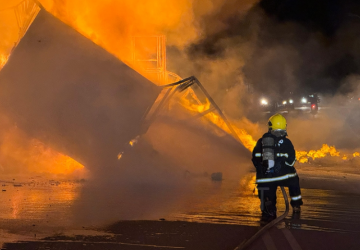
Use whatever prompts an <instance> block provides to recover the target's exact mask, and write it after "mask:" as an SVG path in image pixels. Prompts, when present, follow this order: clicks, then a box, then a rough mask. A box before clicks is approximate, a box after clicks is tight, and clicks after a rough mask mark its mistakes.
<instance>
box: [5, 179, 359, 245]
mask: <svg viewBox="0 0 360 250" xmlns="http://www.w3.org/2000/svg"><path fill="white" fill-rule="evenodd" d="M192 181H193V182H196V185H195V186H196V188H195V189H194V190H193V192H192V194H191V195H190V196H189V195H188V194H187V197H186V199H185V198H184V200H186V202H187V204H186V206H184V207H185V209H184V207H182V208H181V210H178V211H176V210H175V211H173V212H172V213H171V214H169V215H167V216H164V219H162V221H120V222H117V223H115V224H113V225H112V226H110V227H105V226H101V225H99V227H98V228H95V230H94V228H82V227H81V226H78V227H79V228H76V227H74V225H72V223H71V218H72V210H71V206H72V204H73V201H74V200H76V199H78V195H79V192H80V190H81V187H82V185H83V184H82V183H76V182H55V181H47V180H41V181H40V180H37V181H31V182H28V183H25V182H24V183H22V184H21V183H17V184H16V183H15V182H14V183H15V185H14V183H11V182H3V183H2V185H4V186H2V188H3V190H6V191H3V192H2V193H1V196H0V204H1V205H0V211H1V215H0V225H1V231H0V234H1V236H2V237H1V239H2V242H1V243H5V242H7V243H5V244H4V245H3V248H4V249H148V248H153V249H234V248H235V247H236V246H237V245H238V244H240V243H241V242H242V241H244V240H245V239H248V238H250V237H251V235H253V234H254V233H255V232H256V231H257V230H259V228H260V212H259V204H260V202H259V200H258V198H257V195H256V194H255V193H254V192H253V191H254V179H253V174H249V175H247V176H245V177H244V178H243V179H242V180H240V181H231V180H226V179H225V180H223V181H222V182H212V181H211V180H209V179H207V178H197V179H194V180H192ZM319 181H321V180H320V179H319ZM305 183H306V182H305ZM302 184H304V182H303V183H302ZM302 195H303V198H304V206H303V207H302V212H301V215H300V216H293V214H292V211H290V213H289V216H287V218H286V219H285V220H284V221H283V222H281V223H279V224H278V225H277V226H276V227H274V228H273V229H271V230H269V231H268V232H267V233H266V234H264V235H263V236H262V237H261V238H259V239H258V240H257V241H256V242H255V243H254V244H253V245H252V246H251V248H249V249H267V250H269V249H273V250H274V249H275V250H276V249H278V250H281V249H296V250H299V249H300V250H301V249H316V248H317V249H340V248H339V247H341V246H344V248H342V247H341V248H342V249H358V248H356V247H355V246H358V245H359V244H360V237H358V236H359V235H360V206H359V205H360V195H359V194H356V193H344V192H341V191H339V190H323V189H312V188H307V187H306V185H303V188H302ZM179 198H181V197H179ZM284 209H285V207H284V201H283V198H282V195H281V192H280V189H279V190H278V214H281V213H282V212H283V211H284ZM76 230H77V231H76ZM16 241H21V242H16ZM10 242H13V243H10ZM321 246H323V247H324V248H322V247H321ZM325 246H326V248H325ZM319 247H320V248H319Z"/></svg>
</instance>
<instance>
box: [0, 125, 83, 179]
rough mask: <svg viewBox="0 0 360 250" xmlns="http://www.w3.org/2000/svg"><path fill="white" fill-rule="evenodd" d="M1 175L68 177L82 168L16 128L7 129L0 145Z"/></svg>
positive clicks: (69, 158)
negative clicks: (21, 174) (56, 175)
mask: <svg viewBox="0 0 360 250" xmlns="http://www.w3.org/2000/svg"><path fill="white" fill-rule="evenodd" d="M0 157H1V169H0V170H1V172H2V173H29V172H30V173H41V174H47V173H51V174H63V175H68V174H71V173H73V172H74V171H76V170H83V169H84V166H83V165H81V164H80V163H79V162H77V161H75V160H74V159H72V158H71V157H69V156H66V155H64V154H61V153H59V152H57V151H56V150H54V149H52V148H50V147H48V146H46V145H45V144H44V143H42V142H41V141H39V140H37V139H35V138H30V137H28V136H27V135H26V134H25V133H24V132H22V131H21V130H19V129H18V128H15V127H14V128H11V129H9V130H8V131H7V132H6V133H5V134H4V136H3V138H2V143H1V145H0Z"/></svg>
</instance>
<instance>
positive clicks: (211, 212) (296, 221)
mask: <svg viewBox="0 0 360 250" xmlns="http://www.w3.org/2000/svg"><path fill="white" fill-rule="evenodd" d="M254 181H255V179H254V177H253V175H248V176H246V177H244V178H243V179H242V180H241V181H240V182H236V181H233V182H232V181H226V180H224V181H223V182H218V183H216V182H210V181H208V182H202V183H201V184H199V186H201V188H199V190H197V192H194V193H193V195H194V198H193V199H192V200H191V203H189V206H188V207H187V210H186V211H182V212H179V213H175V214H173V215H172V218H173V219H176V220H185V221H191V222H205V223H225V224H238V225H248V226H260V201H259V199H258V197H257V195H256V193H254V192H253V190H254V187H255V184H254ZM286 189H287V188H286ZM201 196H203V197H207V198H205V199H198V201H197V199H196V197H201ZM302 196H303V200H304V205H303V206H302V212H301V214H300V215H299V214H293V213H292V209H291V207H290V212H289V215H288V216H287V218H286V219H285V221H284V222H282V223H281V224H279V225H278V227H280V228H281V227H288V228H293V229H302V230H316V231H328V232H356V233H359V232H360V226H359V225H360V209H359V207H360V195H355V194H345V193H341V192H338V191H332V190H320V189H306V188H302ZM277 197H278V200H277V202H278V204H277V207H278V215H280V214H282V213H283V211H285V203H284V199H283V198H282V197H283V196H282V193H281V190H280V188H279V189H278V192H277Z"/></svg>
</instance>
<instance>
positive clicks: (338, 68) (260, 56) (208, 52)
mask: <svg viewBox="0 0 360 250" xmlns="http://www.w3.org/2000/svg"><path fill="white" fill-rule="evenodd" d="M222 16H223V15H222ZM222 16H221V15H220V14H214V15H213V16H211V17H209V20H210V19H211V18H213V19H216V18H220V17H222ZM222 18H223V17H222ZM222 22H223V23H226V24H227V25H226V26H225V28H223V29H221V30H219V31H217V32H215V33H213V32H208V33H207V34H206V36H205V38H204V39H202V40H200V41H198V42H197V43H194V44H192V45H191V46H190V47H189V49H188V52H189V53H188V54H189V55H190V56H191V57H194V58H195V57H197V56H205V57H207V58H208V59H209V60H216V59H218V58H222V57H224V56H225V53H224V51H225V50H226V49H227V47H226V46H224V45H223V44H224V42H223V41H224V40H225V39H227V40H228V39H229V38H230V39H231V38H232V37H233V38H234V39H235V38H237V37H242V38H244V40H246V39H249V40H250V42H251V43H252V44H253V46H254V50H253V51H254V52H253V53H252V55H251V56H250V57H248V58H246V64H245V66H244V67H243V68H242V69H241V70H242V72H243V73H244V76H245V81H246V82H248V83H250V84H251V85H252V86H253V88H254V89H255V91H257V92H269V91H270V92H276V93H278V94H280V95H286V93H288V92H290V91H293V92H295V93H299V94H300V93H301V94H303V93H313V92H318V93H322V94H330V95H335V94H342V95H346V94H348V93H350V92H352V91H354V90H355V89H356V86H357V84H356V82H355V84H354V81H350V80H349V79H350V78H351V77H352V76H357V75H358V74H360V3H358V1H350V0H262V1H260V2H259V3H258V4H257V5H255V6H254V7H253V8H252V9H251V10H250V11H249V12H248V13H246V15H245V16H240V15H232V16H226V18H223V19H222ZM254 23H256V25H258V27H260V28H259V29H258V30H257V31H254V29H253V26H254ZM210 25H211V24H210ZM205 30H211V28H208V29H205ZM254 32H256V39H254V38H253V37H254V35H253V34H254ZM285 72H286V73H285ZM289 75H291V77H289ZM290 79H291V80H290Z"/></svg>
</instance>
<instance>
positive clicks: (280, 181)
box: [252, 114, 303, 220]
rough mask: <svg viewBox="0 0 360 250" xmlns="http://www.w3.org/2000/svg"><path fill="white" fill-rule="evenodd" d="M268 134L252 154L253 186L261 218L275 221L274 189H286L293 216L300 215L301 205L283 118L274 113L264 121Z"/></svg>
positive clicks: (261, 139)
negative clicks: (254, 171) (280, 187)
mask: <svg viewBox="0 0 360 250" xmlns="http://www.w3.org/2000/svg"><path fill="white" fill-rule="evenodd" d="M268 127H269V131H268V132H267V133H266V134H264V135H263V136H262V138H260V139H259V140H258V141H257V143H256V146H255V148H254V150H253V152H252V162H253V164H254V166H255V168H256V183H257V188H258V194H259V198H260V200H261V206H260V207H261V211H262V218H263V219H264V220H272V219H275V218H276V190H277V188H278V186H286V187H288V188H289V193H290V196H291V203H290V204H291V206H292V207H293V212H294V213H300V206H301V205H302V204H303V202H302V197H301V191H300V185H299V177H298V175H297V173H296V170H295V168H294V165H295V162H296V157H295V150H294V146H293V144H292V143H291V141H290V140H289V139H288V138H286V136H287V131H286V119H285V117H283V116H282V115H280V114H275V115H273V116H271V117H270V119H269V121H268Z"/></svg>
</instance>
